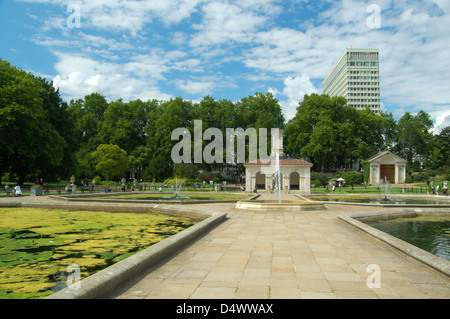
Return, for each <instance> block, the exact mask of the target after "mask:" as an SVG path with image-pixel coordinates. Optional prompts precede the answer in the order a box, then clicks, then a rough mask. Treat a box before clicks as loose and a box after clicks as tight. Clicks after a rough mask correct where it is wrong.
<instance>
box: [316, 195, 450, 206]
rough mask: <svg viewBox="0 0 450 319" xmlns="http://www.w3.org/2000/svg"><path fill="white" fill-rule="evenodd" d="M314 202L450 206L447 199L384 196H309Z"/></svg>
mask: <svg viewBox="0 0 450 319" xmlns="http://www.w3.org/2000/svg"><path fill="white" fill-rule="evenodd" d="M308 199H310V200H313V201H323V202H338V203H339V202H342V203H355V204H357V203H361V204H380V205H450V201H449V200H448V199H447V198H442V199H437V198H426V197H419V196H417V197H413V196H409V197H401V196H397V197H396V196H389V197H388V198H387V200H386V199H385V197H383V196H376V195H368V196H361V195H346V196H339V195H334V196H308Z"/></svg>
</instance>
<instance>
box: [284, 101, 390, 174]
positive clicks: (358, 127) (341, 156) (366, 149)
mask: <svg viewBox="0 0 450 319" xmlns="http://www.w3.org/2000/svg"><path fill="white" fill-rule="evenodd" d="M395 129H396V125H395V121H394V120H393V118H392V114H384V113H382V114H381V115H376V114H375V113H373V112H371V111H370V109H366V110H357V109H355V108H352V107H349V106H348V105H347V101H346V99H345V98H343V97H333V98H331V97H330V96H328V95H318V94H312V95H305V98H304V100H303V102H301V103H300V104H299V107H298V108H297V114H296V116H295V117H294V118H293V119H292V120H291V121H289V123H288V124H287V125H286V129H285V132H286V136H287V141H286V143H285V145H286V151H287V153H288V154H290V155H293V156H295V157H303V158H307V159H309V160H310V161H311V162H312V163H314V170H316V171H319V170H328V169H331V168H341V167H342V168H345V167H351V166H352V165H353V164H355V163H358V162H360V161H361V160H364V159H366V158H368V157H369V156H370V155H372V154H374V153H376V152H377V150H378V149H385V148H387V147H388V146H389V145H390V144H391V143H392V139H393V136H394V135H395Z"/></svg>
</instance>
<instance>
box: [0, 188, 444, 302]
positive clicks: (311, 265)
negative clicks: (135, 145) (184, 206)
mask: <svg viewBox="0 0 450 319" xmlns="http://www.w3.org/2000/svg"><path fill="white" fill-rule="evenodd" d="M283 198H285V199H289V198H287V197H283ZM261 199H267V197H266V195H263V196H262V198H261ZM0 200H1V201H26V202H34V203H41V204H46V203H52V202H54V201H55V200H52V199H50V198H47V197H46V196H43V197H23V198H3V197H2V198H0ZM59 202H60V201H59ZM192 208H194V207H192ZM195 209H198V210H217V211H226V212H227V213H228V216H227V217H228V219H227V220H226V221H225V222H223V223H222V224H220V225H219V226H217V227H216V228H214V229H213V230H211V231H210V232H209V233H208V234H206V235H205V236H203V237H201V238H200V239H199V240H197V241H196V242H194V243H193V244H192V245H190V246H189V247H187V248H186V249H184V250H183V251H181V252H180V253H179V254H177V255H176V256H174V257H173V258H172V259H170V260H168V261H167V262H165V263H164V264H162V265H160V266H159V267H158V268H156V269H151V270H149V272H148V273H147V274H145V275H144V276H143V277H142V278H141V279H140V280H139V281H138V282H136V283H134V284H133V285H131V286H129V287H124V289H123V290H122V291H121V292H120V293H118V294H117V295H116V298H120V299H124V298H134V299H136V298H148V299H161V298H164V299H188V298H192V299H196V298H201V299H216V298H220V299H232V298H240V299H252V298H258V299H266V298H272V299H289V298H445V299H448V298H450V278H448V277H446V276H444V275H442V274H440V273H438V272H436V271H434V270H432V269H431V268H429V267H427V266H425V265H424V264H422V263H420V262H419V261H417V260H415V259H412V258H410V257H407V256H406V255H404V254H403V253H401V252H399V251H397V250H396V249H394V248H392V247H390V246H389V245H387V244H385V243H383V242H381V241H379V240H377V239H374V238H373V237H371V236H369V235H367V234H365V233H363V232H361V231H359V230H357V229H355V228H353V227H352V226H350V225H348V224H346V223H344V222H342V221H340V220H339V219H338V218H336V216H337V215H338V214H350V213H360V212H364V213H369V212H376V211H380V208H377V207H364V208H362V207H357V206H344V205H333V206H331V205H328V209H327V210H323V211H311V212H297V213H292V212H284V213H280V212H257V211H248V210H238V209H236V208H235V205H234V204H202V205H195ZM372 264H375V265H378V266H379V267H380V269H381V288H372V289H371V288H368V286H367V284H366V280H367V278H368V277H369V275H371V273H369V272H367V268H368V266H369V265H372Z"/></svg>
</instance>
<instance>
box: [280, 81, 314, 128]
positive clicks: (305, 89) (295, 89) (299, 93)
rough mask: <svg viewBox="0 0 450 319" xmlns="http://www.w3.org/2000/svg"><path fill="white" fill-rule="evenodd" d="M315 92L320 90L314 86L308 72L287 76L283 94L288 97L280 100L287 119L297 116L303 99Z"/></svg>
mask: <svg viewBox="0 0 450 319" xmlns="http://www.w3.org/2000/svg"><path fill="white" fill-rule="evenodd" d="M313 93H319V90H318V89H317V88H315V87H314V84H312V82H311V80H310V78H309V76H308V75H307V74H302V75H300V76H297V77H288V78H286V79H285V80H284V89H283V95H284V96H285V97H287V99H286V100H280V105H281V107H282V108H283V113H284V116H285V118H286V120H290V119H291V118H293V117H294V116H295V114H296V112H297V107H298V105H299V103H300V102H302V101H303V98H304V97H305V94H313Z"/></svg>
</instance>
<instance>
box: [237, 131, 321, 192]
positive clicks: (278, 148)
mask: <svg viewBox="0 0 450 319" xmlns="http://www.w3.org/2000/svg"><path fill="white" fill-rule="evenodd" d="M276 136H278V137H279V140H278V141H275V140H274V138H275V137H276ZM276 154H279V163H280V172H281V189H282V190H283V191H284V192H290V193H298V194H310V193H311V183H310V180H311V167H312V166H313V164H311V163H308V162H306V161H302V160H299V159H290V158H285V157H284V152H283V131H281V130H280V132H279V134H273V132H272V152H271V156H270V159H269V160H261V159H258V160H255V161H251V162H249V163H245V164H244V167H245V191H247V192H251V191H253V190H254V189H255V187H256V186H258V190H266V191H272V190H273V189H274V187H275V184H276V179H275V174H276V170H275V157H276Z"/></svg>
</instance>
